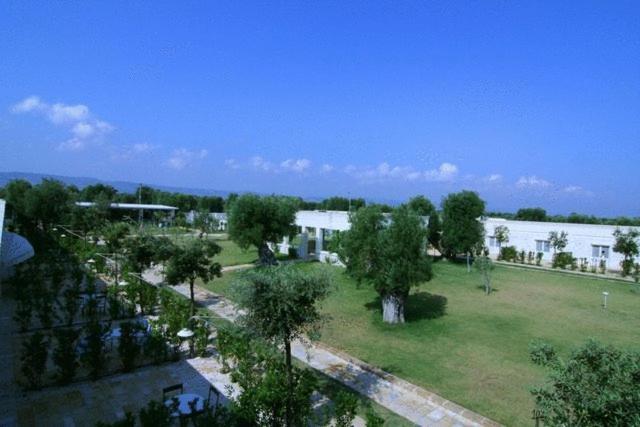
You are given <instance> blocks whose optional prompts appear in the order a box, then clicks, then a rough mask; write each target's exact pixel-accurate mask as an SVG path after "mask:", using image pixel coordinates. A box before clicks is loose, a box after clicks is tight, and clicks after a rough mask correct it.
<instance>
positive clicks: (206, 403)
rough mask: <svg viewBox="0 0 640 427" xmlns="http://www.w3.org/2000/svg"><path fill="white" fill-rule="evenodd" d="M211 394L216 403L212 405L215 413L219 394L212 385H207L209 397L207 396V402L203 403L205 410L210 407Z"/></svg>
mask: <svg viewBox="0 0 640 427" xmlns="http://www.w3.org/2000/svg"><path fill="white" fill-rule="evenodd" d="M211 394H215V396H216V403H215V405H213V410H214V412H215V410H216V409H218V404H219V401H220V392H219V391H218V389H217V388H215V387H214V386H212V385H209V395H208V396H207V400H206V401H205V402H204V403H205V405H204V407H205V408H208V407H211Z"/></svg>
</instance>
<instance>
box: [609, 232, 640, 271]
mask: <svg viewBox="0 0 640 427" xmlns="http://www.w3.org/2000/svg"><path fill="white" fill-rule="evenodd" d="M613 237H615V238H616V243H615V245H614V246H613V250H614V252H618V253H620V254H622V255H623V256H624V259H623V260H622V275H623V276H627V275H629V274H631V269H632V268H633V265H634V262H633V259H634V258H635V257H637V256H638V254H639V253H640V249H639V248H638V237H640V231H639V230H637V229H633V228H632V229H629V231H627V232H626V233H624V232H622V230H620V229H619V228H617V229H616V230H615V231H614V232H613Z"/></svg>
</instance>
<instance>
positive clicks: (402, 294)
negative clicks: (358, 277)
mask: <svg viewBox="0 0 640 427" xmlns="http://www.w3.org/2000/svg"><path fill="white" fill-rule="evenodd" d="M426 242H427V230H426V229H425V228H424V225H423V222H422V219H421V218H420V217H419V216H418V215H416V213H415V212H413V211H412V210H411V209H409V208H408V207H406V206H400V207H398V208H396V209H395V210H394V211H393V213H392V214H391V223H390V224H389V225H388V227H386V228H385V229H384V230H382V232H381V233H380V245H379V257H380V259H379V261H378V262H376V263H375V265H376V266H377V267H378V271H377V272H376V274H375V276H374V279H373V283H374V286H375V289H376V291H377V292H378V294H379V295H380V298H381V299H382V320H383V321H385V322H387V323H404V320H405V319H404V308H405V304H406V300H407V298H408V297H409V290H410V289H411V287H413V286H417V285H419V284H420V283H421V282H424V281H427V280H431V275H432V273H431V258H430V257H429V256H427V252H426Z"/></svg>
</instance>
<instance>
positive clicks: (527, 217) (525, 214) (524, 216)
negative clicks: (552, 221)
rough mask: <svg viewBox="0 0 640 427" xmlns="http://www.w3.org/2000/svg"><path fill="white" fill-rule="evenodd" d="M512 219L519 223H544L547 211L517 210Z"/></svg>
mask: <svg viewBox="0 0 640 427" xmlns="http://www.w3.org/2000/svg"><path fill="white" fill-rule="evenodd" d="M514 219H517V220H519V221H546V220H547V211H545V210H544V209H542V208H522V209H518V212H516V216H515V218H514Z"/></svg>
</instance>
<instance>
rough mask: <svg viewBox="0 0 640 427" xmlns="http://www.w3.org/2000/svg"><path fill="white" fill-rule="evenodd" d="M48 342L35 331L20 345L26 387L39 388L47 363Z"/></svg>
mask: <svg viewBox="0 0 640 427" xmlns="http://www.w3.org/2000/svg"><path fill="white" fill-rule="evenodd" d="M48 353H49V342H48V341H47V340H46V338H45V337H44V335H42V334H41V333H40V332H36V333H35V334H33V335H31V336H30V337H29V338H28V339H27V340H26V341H25V342H24V343H23V345H22V357H21V358H20V360H21V361H22V369H21V371H22V374H23V375H24V376H25V378H26V379H27V387H28V388H30V389H39V388H40V387H41V386H42V376H43V375H44V372H45V369H46V365H47V355H48Z"/></svg>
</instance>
